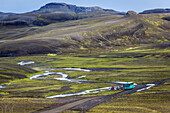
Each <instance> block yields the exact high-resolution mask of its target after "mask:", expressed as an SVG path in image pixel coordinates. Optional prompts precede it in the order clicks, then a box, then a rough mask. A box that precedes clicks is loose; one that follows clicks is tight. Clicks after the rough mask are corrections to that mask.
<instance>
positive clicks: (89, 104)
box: [36, 79, 170, 113]
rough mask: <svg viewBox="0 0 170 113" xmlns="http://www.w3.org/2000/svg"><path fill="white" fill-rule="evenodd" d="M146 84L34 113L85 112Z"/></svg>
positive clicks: (144, 86)
mask: <svg viewBox="0 0 170 113" xmlns="http://www.w3.org/2000/svg"><path fill="white" fill-rule="evenodd" d="M166 81H170V79H167V80H163V81H160V82H157V83H154V84H155V86H157V85H160V84H163V83H164V82H166ZM146 87H147V86H146V84H139V85H137V86H136V87H135V88H134V89H132V90H125V91H122V92H119V93H116V94H112V95H106V96H98V97H87V98H83V99H82V98H80V99H78V100H76V101H74V102H69V103H66V104H63V105H61V106H58V107H55V108H52V109H45V110H42V111H39V112H36V113H59V112H62V111H65V110H68V109H69V110H76V111H82V112H86V111H88V110H89V109H91V108H93V107H95V106H97V105H99V104H102V103H104V102H108V101H110V99H111V98H113V97H114V98H116V97H119V96H118V95H119V94H131V93H135V92H137V90H139V89H141V88H146Z"/></svg>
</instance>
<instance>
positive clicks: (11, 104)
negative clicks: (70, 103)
mask: <svg viewBox="0 0 170 113" xmlns="http://www.w3.org/2000/svg"><path fill="white" fill-rule="evenodd" d="M56 101H57V99H43V98H0V112H1V113H31V112H35V111H37V110H40V109H44V108H47V107H50V106H53V105H57V104H58V103H57V102H56Z"/></svg>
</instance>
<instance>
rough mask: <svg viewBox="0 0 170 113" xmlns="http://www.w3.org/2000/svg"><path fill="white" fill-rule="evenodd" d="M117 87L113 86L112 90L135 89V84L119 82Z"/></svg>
mask: <svg viewBox="0 0 170 113" xmlns="http://www.w3.org/2000/svg"><path fill="white" fill-rule="evenodd" d="M117 84H119V85H117V86H112V87H111V90H119V89H124V90H126V89H133V88H134V83H133V82H117Z"/></svg>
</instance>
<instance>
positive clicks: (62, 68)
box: [0, 46, 170, 113]
mask: <svg viewBox="0 0 170 113" xmlns="http://www.w3.org/2000/svg"><path fill="white" fill-rule="evenodd" d="M168 56H169V49H155V48H152V49H151V48H146V46H138V47H129V48H123V49H119V50H113V51H110V52H108V53H102V52H101V53H98V54H96V53H94V54H92V53H91V54H70V55H55V54H47V55H37V56H25V57H3V58H2V57H1V58H0V64H1V65H0V78H1V79H4V80H6V81H5V82H3V81H1V85H3V86H6V87H5V88H2V89H1V90H0V95H1V97H0V111H1V112H2V113H6V112H9V113H10V112H14V113H22V112H26V113H29V112H38V111H39V112H41V110H43V109H45V110H51V109H53V108H54V109H55V108H56V107H59V106H60V107H62V106H61V105H63V104H69V103H70V104H71V103H74V105H75V106H70V108H71V109H70V108H66V109H64V110H67V109H68V110H67V111H63V112H66V113H67V112H68V113H70V112H96V113H97V112H103V113H105V112H106V113H107V112H136V111H141V112H145V113H146V112H163V113H166V112H167V111H169V107H168V105H169V103H170V102H169V92H170V90H169V81H164V82H162V83H160V81H163V80H169V79H170V76H169V72H170V67H169V66H170V64H169V60H170V59H169V58H168ZM21 61H27V62H26V63H27V65H23V66H19V65H18V63H19V62H21ZM29 61H31V62H30V64H29ZM22 63H23V62H22ZM20 64H21V63H20ZM30 68H31V69H30ZM80 68H81V69H80ZM89 70H90V71H89ZM5 72H6V73H5ZM10 73H15V74H14V75H15V76H11V74H10ZM18 75H20V76H21V77H20V78H17V76H18ZM35 75H36V76H35ZM54 78H55V79H54ZM56 78H57V79H56ZM82 81H86V82H82ZM114 81H121V82H130V81H133V82H134V83H136V84H137V86H136V87H135V88H138V89H133V90H128V91H122V90H115V91H114V90H112V91H111V90H106V89H102V90H95V91H94V90H93V91H92V92H91V91H90V90H92V89H99V88H106V87H111V86H113V85H115V84H114ZM154 83H157V85H153V87H150V86H147V84H154ZM146 87H149V89H148V90H145V89H144V90H141V89H143V88H146ZM139 90H140V91H139ZM83 91H89V93H85V94H86V95H84V94H80V95H75V96H68V97H64V98H48V97H51V96H55V95H62V94H72V93H76V92H83ZM131 91H132V92H131ZM136 91H139V92H136ZM130 93H133V94H130ZM91 98H94V99H93V100H92V99H91ZM90 99H91V100H92V101H89V100H90ZM76 102H79V103H78V104H77V103H76ZM21 105H22V106H21ZM89 106H90V107H89ZM56 109H57V108H56ZM45 110H43V111H44V112H45Z"/></svg>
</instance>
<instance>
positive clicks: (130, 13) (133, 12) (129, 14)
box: [126, 11, 138, 16]
mask: <svg viewBox="0 0 170 113" xmlns="http://www.w3.org/2000/svg"><path fill="white" fill-rule="evenodd" d="M126 15H128V16H134V15H138V13H136V12H135V11H128V12H127V13H126Z"/></svg>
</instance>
